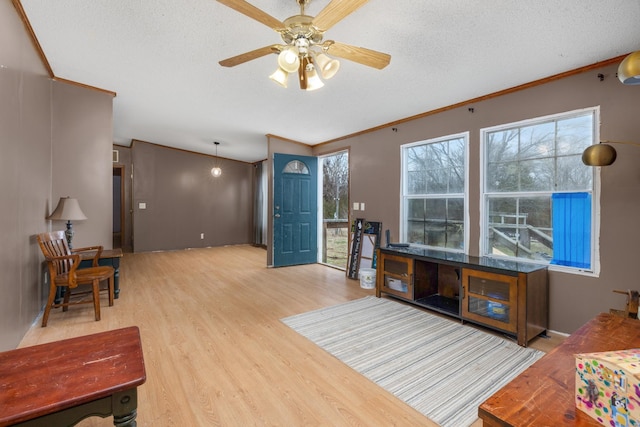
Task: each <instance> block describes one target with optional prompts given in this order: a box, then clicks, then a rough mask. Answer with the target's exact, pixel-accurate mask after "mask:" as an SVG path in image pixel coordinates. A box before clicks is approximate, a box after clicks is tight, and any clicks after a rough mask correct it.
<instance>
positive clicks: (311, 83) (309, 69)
mask: <svg viewBox="0 0 640 427" xmlns="http://www.w3.org/2000/svg"><path fill="white" fill-rule="evenodd" d="M304 73H305V75H306V77H307V78H306V80H307V88H306V89H307V90H316V89H320V88H321V87H322V86H324V83H322V80H320V77H319V76H318V73H317V72H316V67H314V66H313V64H311V63H309V64H307V66H306V67H305V70H304Z"/></svg>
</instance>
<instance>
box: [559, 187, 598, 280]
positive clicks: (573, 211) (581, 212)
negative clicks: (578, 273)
mask: <svg viewBox="0 0 640 427" xmlns="http://www.w3.org/2000/svg"><path fill="white" fill-rule="evenodd" d="M551 207H552V212H553V214H552V217H553V218H552V222H553V259H552V260H551V264H556V265H566V266H570V267H577V268H585V269H589V268H591V194H590V193H555V194H553V195H552V196H551Z"/></svg>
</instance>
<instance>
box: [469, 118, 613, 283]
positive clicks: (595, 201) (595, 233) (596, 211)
mask: <svg viewBox="0 0 640 427" xmlns="http://www.w3.org/2000/svg"><path fill="white" fill-rule="evenodd" d="M587 112H589V113H591V114H593V144H596V143H597V142H598V141H600V107H599V106H595V107H589V108H583V109H578V110H573V111H566V112H562V113H557V114H552V115H548V116H541V117H536V118H533V119H527V120H522V121H519V122H513V123H507V124H503V125H498V126H492V127H487V128H483V129H480V180H479V194H480V224H479V225H480V242H479V243H480V244H479V247H480V255H481V256H486V257H490V258H500V259H508V260H512V261H517V262H523V263H532V264H544V265H547V266H548V268H549V270H551V271H560V272H565V273H571V274H580V275H585V276H592V277H599V275H600V169H601V168H600V167H595V168H594V171H593V178H592V189H591V197H592V200H591V203H592V205H591V216H592V218H591V219H592V221H591V248H592V249H591V269H589V270H586V269H581V268H576V267H567V266H561V265H555V264H550V263H549V262H544V261H538V260H532V259H525V258H518V257H511V256H500V255H495V254H491V253H489V252H488V248H487V241H488V239H487V236H486V233H487V227H486V224H487V221H488V218H487V217H488V215H487V209H488V206H487V197H486V195H485V174H486V168H487V159H486V158H485V151H486V138H487V134H488V133H489V132H495V131H501V130H506V129H513V128H516V127H524V126H530V125H534V124H538V123H542V122H545V121H549V120H557V119H562V118H566V117H570V116H576V115H580V114H583V113H587ZM509 194H512V193H505V195H509ZM513 194H518V195H523V196H527V195H535V192H529V193H526V192H520V193H513Z"/></svg>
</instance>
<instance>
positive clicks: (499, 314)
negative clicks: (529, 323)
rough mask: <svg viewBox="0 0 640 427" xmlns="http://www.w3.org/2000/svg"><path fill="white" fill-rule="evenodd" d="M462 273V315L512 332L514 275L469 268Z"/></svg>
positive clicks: (514, 299)
mask: <svg viewBox="0 0 640 427" xmlns="http://www.w3.org/2000/svg"><path fill="white" fill-rule="evenodd" d="M462 277H463V287H464V297H463V317H465V318H467V319H469V320H474V321H478V322H481V323H485V324H487V325H490V326H494V327H497V328H500V329H503V330H507V331H510V332H516V327H517V313H516V311H517V304H516V302H517V284H518V278H517V277H513V276H505V275H501V274H495V273H487V272H484V271H474V270H469V269H463V275H462Z"/></svg>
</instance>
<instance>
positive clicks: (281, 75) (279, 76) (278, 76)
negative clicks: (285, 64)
mask: <svg viewBox="0 0 640 427" xmlns="http://www.w3.org/2000/svg"><path fill="white" fill-rule="evenodd" d="M269 78H270V79H271V80H273V81H274V82H276V83H278V84H279V85H280V86H282V87H284V88H286V87H287V80H288V79H289V73H287V72H286V71H285V70H283V69H282V67H278V69H277V70H276V71H274V72H273V74H271V75H270V76H269Z"/></svg>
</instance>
